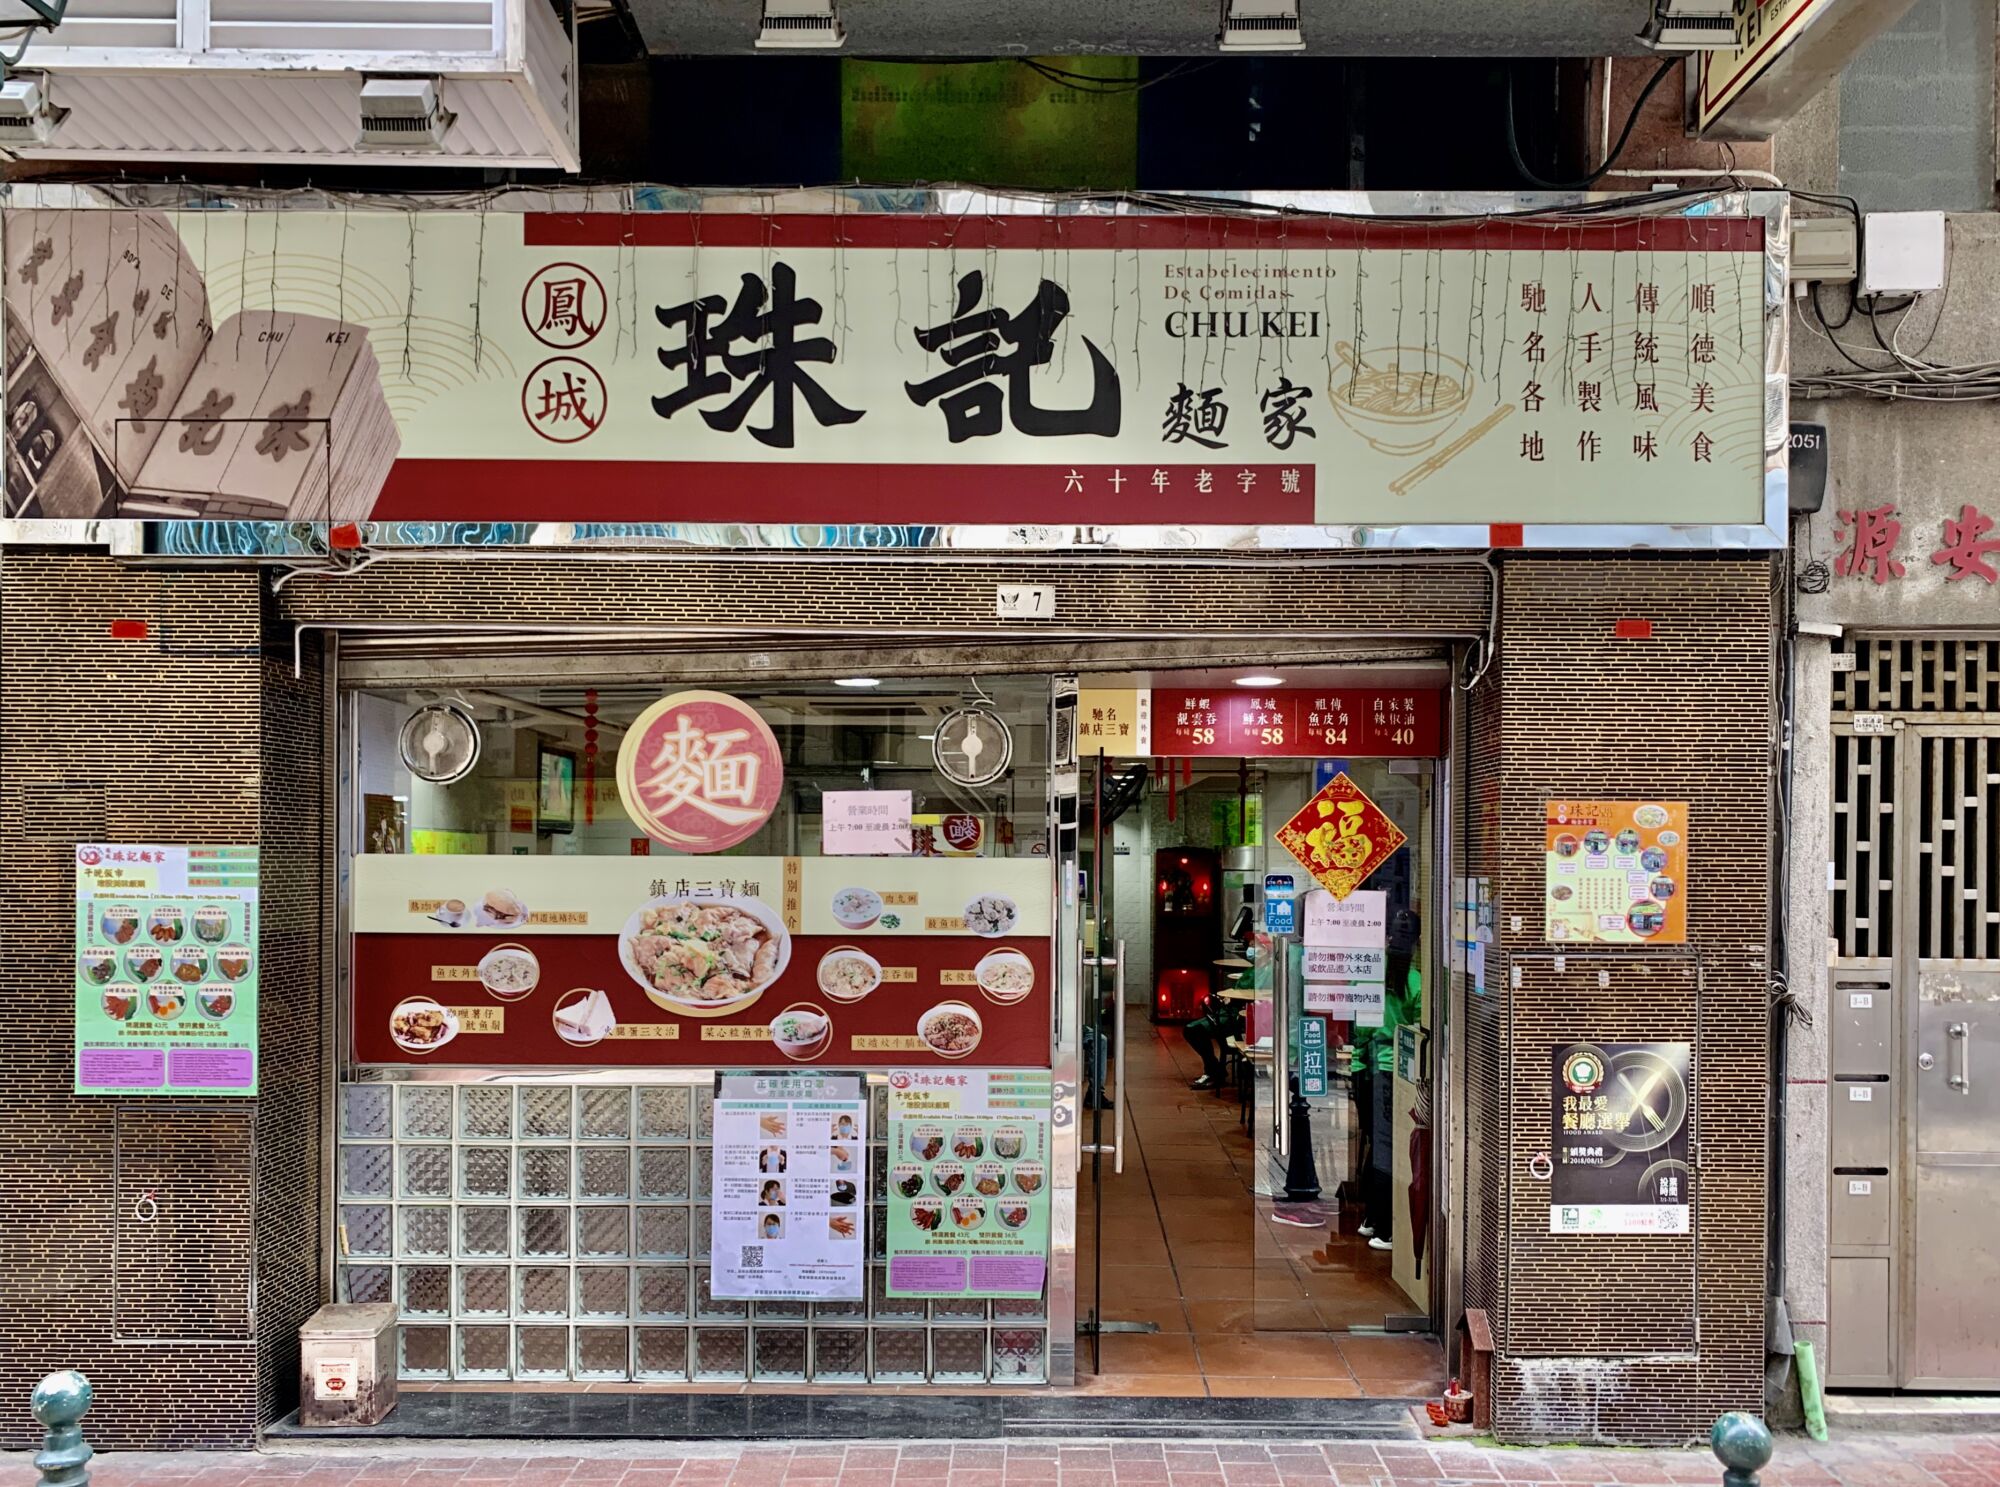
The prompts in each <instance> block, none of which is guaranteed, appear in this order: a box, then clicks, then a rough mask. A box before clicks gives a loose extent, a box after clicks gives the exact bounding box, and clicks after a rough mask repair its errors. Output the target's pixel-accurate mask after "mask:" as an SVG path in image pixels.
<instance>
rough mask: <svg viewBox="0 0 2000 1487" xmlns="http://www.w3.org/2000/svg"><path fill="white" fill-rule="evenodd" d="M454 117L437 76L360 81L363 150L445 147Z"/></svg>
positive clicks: (359, 145)
mask: <svg viewBox="0 0 2000 1487" xmlns="http://www.w3.org/2000/svg"><path fill="white" fill-rule="evenodd" d="M451 120H452V116H451V113H450V111H449V110H447V109H446V108H445V107H444V105H443V104H441V103H440V102H439V101H438V80H437V79H436V78H434V77H371V78H368V79H366V80H364V81H363V82H362V84H361V137H360V139H359V140H358V141H356V148H358V149H363V150H442V149H443V148H444V136H445V131H446V130H448V129H449V128H451Z"/></svg>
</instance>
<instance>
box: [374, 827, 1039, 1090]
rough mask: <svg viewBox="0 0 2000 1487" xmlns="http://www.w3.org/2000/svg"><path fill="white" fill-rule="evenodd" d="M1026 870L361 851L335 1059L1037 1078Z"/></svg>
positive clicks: (965, 864)
mask: <svg viewBox="0 0 2000 1487" xmlns="http://www.w3.org/2000/svg"><path fill="white" fill-rule="evenodd" d="M1052 874H1053V867H1052V866H1051V864H1050V863H1049V862H1048V860H1047V859H1040V860H1035V859H994V858H964V859H957V860H950V859H945V860H924V861H918V860H914V859H896V858H880V859H877V858H815V857H807V858H799V857H728V858H716V857H704V858H678V859H676V858H652V857H625V856H619V857H552V856H551V857H513V856H506V857H500V856H484V855H482V856H427V855H423V854H416V853H412V854H381V855H377V854H369V855H364V856H361V857H357V858H356V859H355V860H354V864H353V869H352V882H353V885H354V928H355V936H354V961H353V967H354V971H353V978H352V984H353V994H352V998H351V1005H352V1008H353V1017H354V1022H353V1048H354V1053H355V1057H356V1058H357V1059H358V1060H359V1061H360V1062H362V1063H364V1064H432V1065H440V1066H473V1067H479V1068H538V1069H539V1068H601V1067H609V1066H639V1067H650V1066H655V1065H662V1064H667V1065H680V1066H686V1067H695V1068H769V1067H777V1068H784V1067H786V1066H788V1065H794V1064H797V1065H818V1066H819V1067H821V1068H848V1069H851V1068H862V1069H867V1068H875V1069H883V1068H890V1067H905V1066H908V1065H911V1064H923V1063H931V1064H935V1065H937V1066H939V1067H951V1066H953V1065H956V1064H960V1063H976V1064H978V1065H980V1066H983V1067H993V1066H1000V1067H1021V1068H1046V1067H1047V1066H1048V1059H1049V1017H1050V1011H1049V998H1050V975H1049V970H1050V958H1049V936H1050V933H1051V915H1052V907H1051V906H1052V900H1053V896H1054V895H1053V892H1052V889H1053V878H1052Z"/></svg>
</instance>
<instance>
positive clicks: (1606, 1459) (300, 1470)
mask: <svg viewBox="0 0 2000 1487" xmlns="http://www.w3.org/2000/svg"><path fill="white" fill-rule="evenodd" d="M34 1479H35V1473H34V1471H33V1469H32V1468H31V1467H30V1466H29V1465H28V1461H27V1458H26V1457H24V1456H8V1457H0V1484H4V1487H27V1484H29V1483H32V1482H33V1481H34ZM1721 1479H1722V1471H1721V1468H1720V1467H1719V1466H1717V1464H1716V1462H1715V1460H1714V1458H1713V1457H1711V1456H1710V1455H1709V1454H1708V1453H1707V1452H1705V1451H1603V1450H1537V1451H1509V1450H1496V1449H1487V1448H1482V1447H1478V1446H1471V1445H1459V1444H1449V1445H1447V1444H1438V1445H1423V1444H1418V1443H1416V1442H1383V1443H1381V1444H1366V1443H1341V1444H1329V1445H1325V1446H1313V1445H1305V1444H1298V1443H1291V1442H1287V1443H1282V1444H1277V1445H1271V1446H1260V1445H1244V1444H1240V1443H1222V1444H1216V1445H1200V1444H1192V1443H1191V1444H1179V1443H1176V1444H1170V1445H1159V1444H1149V1443H1140V1442H1126V1441H1119V1442H1113V1443H1102V1442H1100V1443H1090V1442H1075V1443H1073V1442H1063V1443H1061V1444H1032V1443H1030V1444H1011V1443H1010V1444H1007V1445H960V1446H952V1445H944V1444H936V1443H931V1442H917V1443H912V1444H909V1445H896V1444H867V1445H859V1444H857V1445H824V1444H822V1445H800V1446H764V1445H755V1446H746V1447H741V1448H739V1447H734V1446H715V1447H704V1446H674V1445H665V1444H662V1445H660V1446H657V1447H649V1446H627V1445H610V1446H605V1447H602V1448H590V1447H584V1448H580V1449H579V1450H578V1451H576V1452H574V1453H567V1452H556V1451H552V1450H551V1449H550V1448H549V1447H548V1446H547V1445H537V1446H524V1445H513V1444H507V1445H493V1446H490V1447H485V1448H483V1449H482V1450H481V1451H480V1453H479V1454H478V1455H476V1456H475V1455H472V1454H469V1453H468V1452H467V1451H466V1449H465V1448H464V1447H463V1446H454V1447H431V1448H420V1447H412V1448H409V1449H404V1450H396V1451H375V1450H366V1451H364V1450H359V1449H355V1448H351V1447H348V1448H340V1447H309V1448H308V1447H301V1448H291V1449H286V1450H283V1451H280V1452H276V1453H274V1454H270V1455H261V1456H253V1455H205V1454H191V1453H184V1454H177V1455H133V1454H107V1455H104V1456H101V1457H100V1458H99V1459H98V1461H97V1462H96V1463H95V1465H94V1469H93V1471H92V1475H91V1481H92V1487H155V1484H157V1487H182V1484H185V1487H265V1484H270V1487H391V1484H406V1487H1321V1484H1328V1487H1403V1484H1412V1487H1415V1484H1422V1487H1451V1484H1470V1483H1486V1482H1504V1483H1510V1484H1548V1487H1553V1484H1557V1483H1561V1484H1566V1487H1575V1484H1582V1487H1597V1484H1617V1487H1624V1484H1631V1483H1647V1482H1668V1483H1701V1484H1704V1487H1712V1484H1717V1483H1719V1482H1720V1481H1721ZM1764 1483H1765V1487H2000V1436H1983V1435H1931V1436H1895V1437H1889V1436H1884V1437H1876V1438H1872V1439H1865V1438H1856V1439H1852V1440H1842V1441H1839V1442H1836V1443H1834V1444H1831V1445H1825V1446H1816V1445H1813V1444H1812V1443H1811V1442H1809V1441H1805V1440H1796V1439H1786V1440H1783V1441H1781V1442H1780V1443H1779V1448H1778V1456H1777V1460H1776V1461H1775V1462H1774V1463H1773V1464H1772V1465H1771V1466H1770V1467H1769V1468H1767V1469H1766V1470H1765V1472H1764Z"/></svg>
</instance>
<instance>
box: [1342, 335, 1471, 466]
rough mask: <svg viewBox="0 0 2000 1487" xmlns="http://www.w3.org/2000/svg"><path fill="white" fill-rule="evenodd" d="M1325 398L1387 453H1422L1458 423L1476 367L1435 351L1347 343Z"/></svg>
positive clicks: (1377, 448) (1346, 420)
mask: <svg viewBox="0 0 2000 1487" xmlns="http://www.w3.org/2000/svg"><path fill="white" fill-rule="evenodd" d="M1341 356H1342V358H1343V359H1342V361H1341V362H1340V363H1339V364H1337V365H1336V366H1335V367H1334V369H1333V378H1332V381H1330V382H1329V383H1328V384H1327V389H1326V390H1327V396H1328V397H1329V398H1331V399H1332V401H1333V411H1334V413H1335V415H1336V416H1337V417H1338V418H1339V419H1340V421H1341V422H1342V423H1344V424H1346V425H1347V426H1348V427H1349V428H1351V429H1353V430H1354V432H1355V433H1357V434H1359V435H1360V436H1361V437H1362V438H1364V439H1366V440H1367V441H1368V442H1369V444H1370V445H1372V446H1373V447H1374V448H1375V449H1376V450H1378V451H1379V452H1381V453H1383V454H1389V455H1412V454H1422V453H1423V452H1424V451H1425V450H1426V449H1429V448H1430V447H1431V445H1433V444H1435V443H1436V442H1437V441H1438V439H1439V438H1440V437H1442V436H1443V434H1444V433H1445V431H1446V430H1447V429H1449V428H1450V427H1451V426H1452V425H1453V424H1454V423H1456V422H1458V419H1459V415H1460V414H1462V413H1464V412H1465V409H1466V404H1467V403H1468V402H1469V401H1470V399H1471V397H1472V369H1471V368H1470V367H1468V366H1467V365H1466V364H1465V363H1464V362H1462V361H1460V360H1458V358H1456V357H1453V356H1446V355H1445V354H1444V353H1443V352H1441V351H1439V350H1437V349H1436V348H1434V347H1424V346H1383V347H1380V348H1376V349H1371V350H1365V351H1359V352H1357V351H1354V350H1352V349H1351V348H1348V347H1346V346H1345V345H1344V344H1343V346H1342V348H1341Z"/></svg>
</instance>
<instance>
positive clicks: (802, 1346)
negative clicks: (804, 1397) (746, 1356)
mask: <svg viewBox="0 0 2000 1487" xmlns="http://www.w3.org/2000/svg"><path fill="white" fill-rule="evenodd" d="M754 1337H755V1342H756V1354H755V1356H756V1372H755V1374H754V1375H753V1376H754V1377H755V1378H757V1379H759V1380H761V1381H764V1382H767V1383H775V1384H802V1383H804V1382H805V1378H806V1329H805V1328H803V1327H759V1328H758V1329H757V1330H756V1332H755V1334H754Z"/></svg>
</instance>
